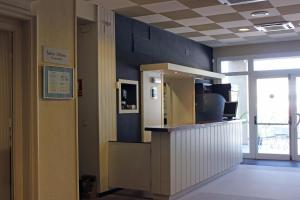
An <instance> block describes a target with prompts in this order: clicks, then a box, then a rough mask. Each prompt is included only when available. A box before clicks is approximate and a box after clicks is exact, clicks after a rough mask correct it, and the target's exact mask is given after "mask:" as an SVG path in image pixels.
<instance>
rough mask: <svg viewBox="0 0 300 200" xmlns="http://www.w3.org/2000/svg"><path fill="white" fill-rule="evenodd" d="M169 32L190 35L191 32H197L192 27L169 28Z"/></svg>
mask: <svg viewBox="0 0 300 200" xmlns="http://www.w3.org/2000/svg"><path fill="white" fill-rule="evenodd" d="M166 30H167V31H170V32H172V33H189V32H195V31H196V30H194V29H192V28H190V27H178V28H169V29H166Z"/></svg>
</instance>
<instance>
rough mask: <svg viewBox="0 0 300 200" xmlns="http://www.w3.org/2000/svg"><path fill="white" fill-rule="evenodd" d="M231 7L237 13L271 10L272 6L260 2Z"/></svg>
mask: <svg viewBox="0 0 300 200" xmlns="http://www.w3.org/2000/svg"><path fill="white" fill-rule="evenodd" d="M232 7H233V8H234V9H235V10H237V11H251V10H262V9H267V8H273V5H272V4H271V3H270V2H269V1H261V2H257V3H249V4H240V5H235V6H232Z"/></svg>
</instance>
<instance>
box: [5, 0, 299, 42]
mask: <svg viewBox="0 0 300 200" xmlns="http://www.w3.org/2000/svg"><path fill="white" fill-rule="evenodd" d="M0 1H1V0H0ZM93 1H96V0H93ZM97 1H101V5H103V6H104V7H107V8H110V9H113V10H115V11H116V12H117V13H119V14H121V15H125V16H127V17H132V18H134V19H137V20H139V21H142V22H145V23H148V24H150V25H152V26H155V27H158V28H160V29H164V30H168V31H170V32H173V33H175V34H178V35H180V36H183V37H186V38H189V39H193V40H195V41H198V42H201V43H203V44H206V45H209V46H228V45H239V44H252V43H263V42H276V41H285V40H293V39H300V25H299V23H300V0H267V1H264V2H258V3H251V4H243V5H236V6H225V5H222V4H221V3H220V2H219V1H218V0H97ZM262 10H265V11H268V12H269V13H270V14H269V16H267V17H264V16H263V17H253V16H251V13H252V12H254V11H262ZM279 21H291V22H293V24H294V25H295V27H296V28H295V29H294V30H288V31H279V32H268V33H264V32H260V31H257V30H256V29H255V28H254V25H258V24H264V23H272V22H279ZM240 28H249V29H250V30H249V31H247V32H240V31H239V29H240Z"/></svg>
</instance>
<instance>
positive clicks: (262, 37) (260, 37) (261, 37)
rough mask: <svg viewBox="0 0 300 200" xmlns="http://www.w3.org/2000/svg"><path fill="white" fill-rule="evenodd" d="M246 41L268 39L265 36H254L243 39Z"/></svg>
mask: <svg viewBox="0 0 300 200" xmlns="http://www.w3.org/2000/svg"><path fill="white" fill-rule="evenodd" d="M244 38H245V39H247V40H248V41H269V40H270V38H269V37H268V36H267V35H255V36H246V37H244Z"/></svg>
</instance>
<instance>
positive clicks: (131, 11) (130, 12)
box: [116, 6, 154, 17]
mask: <svg viewBox="0 0 300 200" xmlns="http://www.w3.org/2000/svg"><path fill="white" fill-rule="evenodd" d="M116 12H117V13H119V14H121V15H125V16H128V17H137V16H145V15H151V14H154V13H153V12H151V11H149V10H147V9H145V8H143V7H140V6H133V7H128V8H120V9H117V10H116Z"/></svg>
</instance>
